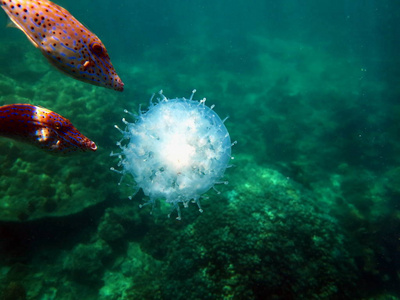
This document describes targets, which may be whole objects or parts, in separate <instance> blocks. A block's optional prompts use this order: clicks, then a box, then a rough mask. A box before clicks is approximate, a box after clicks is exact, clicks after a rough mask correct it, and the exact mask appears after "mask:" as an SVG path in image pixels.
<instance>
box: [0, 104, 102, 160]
mask: <svg viewBox="0 0 400 300" xmlns="http://www.w3.org/2000/svg"><path fill="white" fill-rule="evenodd" d="M0 136H3V137H8V138H12V139H15V140H18V141H21V142H26V143H30V144H32V145H35V146H37V147H39V148H41V149H43V150H45V151H48V152H51V153H53V154H68V153H70V152H76V151H88V150H91V151H96V149H97V146H96V144H95V143H94V142H92V141H91V140H89V139H88V138H87V137H85V136H84V135H82V134H81V133H80V132H79V131H78V130H77V129H76V128H75V127H74V126H73V125H72V124H71V122H70V121H69V120H67V119H66V118H64V117H63V116H60V115H59V114H57V113H55V112H53V111H51V110H48V109H46V108H43V107H39V106H35V105H31V104H10V105H4V106H0Z"/></svg>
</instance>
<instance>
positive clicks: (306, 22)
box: [0, 0, 400, 300]
mask: <svg viewBox="0 0 400 300" xmlns="http://www.w3.org/2000/svg"><path fill="white" fill-rule="evenodd" d="M57 4H59V5H61V6H63V7H65V8H66V9H68V10H69V11H70V12H71V13H72V14H73V15H74V16H75V17H76V18H77V19H78V20H79V21H81V22H82V23H83V24H84V25H85V26H87V27H88V28H89V29H90V30H92V31H93V32H94V33H95V34H96V35H97V36H98V37H99V38H100V39H101V40H102V42H103V43H104V44H105V46H106V47H107V50H108V53H109V54H110V57H111V61H112V62H113V65H114V67H115V69H116V71H117V73H118V75H119V76H120V77H121V79H122V80H123V82H124V83H125V90H124V91H123V92H122V93H119V92H116V91H113V90H108V89H104V88H101V87H96V86H92V85H89V84H86V83H82V82H79V81H76V80H74V79H72V78H70V77H67V76H65V75H63V74H61V73H59V72H58V71H57V70H55V69H54V68H53V67H51V66H50V65H49V64H48V62H47V61H46V59H45V58H44V57H43V56H42V55H41V53H40V51H38V50H37V49H35V48H34V47H33V46H32V45H31V44H30V42H29V41H28V39H27V38H26V37H25V36H24V35H23V33H22V32H21V31H19V30H18V29H15V28H7V27H6V26H5V25H6V24H7V16H6V14H5V13H0V23H1V22H3V24H4V26H3V29H1V34H0V43H1V44H0V45H1V47H0V104H1V105H4V104H11V103H31V104H35V105H41V106H44V107H46V108H49V109H51V110H54V111H56V112H57V113H59V114H61V115H63V116H65V117H66V118H68V119H70V120H71V122H72V123H73V124H74V125H75V126H76V127H77V128H78V129H79V130H80V131H81V132H82V133H83V134H84V135H86V136H87V137H89V138H90V139H92V140H93V141H95V142H96V144H97V146H98V150H97V151H96V152H95V153H82V154H78V155H75V156H71V157H58V156H50V155H48V154H47V153H45V152H42V151H40V150H38V149H36V148H33V147H29V145H24V144H17V143H14V142H13V141H11V140H7V139H3V138H2V139H0V176H1V177H0V192H1V199H2V200H1V201H0V219H1V220H2V221H1V222H0V295H2V296H1V297H2V298H1V297H0V298H1V299H113V300H114V299H398V298H399V297H400V295H399V294H400V289H399V286H400V275H399V274H400V252H399V251H400V240H399V238H400V236H399V232H400V204H399V203H400V202H399V201H400V180H399V176H400V164H399V162H400V160H399V155H398V153H399V150H400V144H399V142H398V136H399V132H400V131H399V130H400V128H399V127H400V126H399V125H398V124H399V122H398V119H399V114H400V105H399V101H398V99H399V95H400V89H399V84H398V83H399V80H400V68H399V66H400V65H399V58H398V52H399V49H400V25H399V22H398V20H399V17H400V9H399V5H398V3H397V2H396V1H390V0H387V1H373V0H366V1H334V2H332V1H317V2H316V1H309V0H308V1H303V2H301V3H297V2H296V1H289V0H284V1H253V2H249V1H241V0H240V1H230V2H228V1H191V0H190V1H154V0H153V1H121V2H118V3H117V2H116V1H111V2H110V1H104V0H100V1H96V3H94V2H93V1H88V0H82V1H66V0H63V1H57ZM194 88H195V89H197V93H196V98H197V99H201V98H203V97H206V98H207V104H208V105H211V104H215V105H216V106H215V111H216V112H217V113H218V114H219V115H220V116H221V118H224V117H225V116H228V115H229V119H228V121H227V122H226V127H227V128H228V130H229V133H230V136H231V139H232V140H233V141H234V140H237V141H238V143H237V144H236V145H235V146H234V147H233V149H232V152H233V156H234V160H233V161H232V164H233V165H234V166H233V167H232V168H229V169H228V170H227V172H226V180H228V181H229V185H226V186H225V185H220V186H217V189H218V190H219V191H220V192H221V193H220V194H217V193H216V192H215V191H213V190H211V191H210V192H208V193H207V196H208V198H207V199H202V201H201V203H202V207H203V209H204V212H203V213H202V214H200V213H199V212H198V210H197V208H196V205H190V206H189V208H187V209H182V221H176V220H175V219H173V218H170V219H168V218H167V217H166V215H167V213H168V211H169V210H168V209H169V208H168V207H164V205H163V204H162V202H161V204H160V205H159V206H157V207H156V208H155V209H154V211H153V214H151V215H150V214H149V213H150V211H151V208H150V207H144V208H142V209H139V208H138V206H139V204H141V203H144V202H145V201H146V199H145V198H144V195H143V194H142V193H140V192H139V193H138V194H137V195H136V196H135V197H134V198H133V199H132V200H128V196H129V195H131V192H132V188H131V186H129V184H130V185H132V184H133V182H131V180H130V178H126V179H125V180H124V181H123V182H122V184H121V185H120V186H119V185H118V182H119V180H120V178H119V177H120V176H119V175H118V174H116V173H114V172H111V171H110V167H111V166H116V164H117V162H118V159H117V158H116V157H110V153H111V152H112V151H118V147H117V146H116V145H115V144H116V142H117V141H119V140H120V139H121V134H120V133H119V132H118V131H117V130H116V129H115V128H114V124H118V125H119V126H123V123H122V121H121V119H122V118H123V117H126V118H129V116H126V114H124V109H128V110H129V111H131V112H137V110H138V107H139V105H143V109H145V108H146V106H147V105H148V103H149V99H150V97H151V95H152V94H153V93H156V92H158V91H159V90H161V89H162V90H163V91H164V94H165V95H166V96H167V97H170V98H174V97H189V96H190V94H191V91H192V90H193V89H194ZM130 121H132V120H130ZM127 184H128V185H127Z"/></svg>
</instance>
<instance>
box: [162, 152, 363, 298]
mask: <svg viewBox="0 0 400 300" xmlns="http://www.w3.org/2000/svg"><path fill="white" fill-rule="evenodd" d="M237 159H238V161H239V162H238V165H240V168H239V167H238V168H237V169H236V170H235V172H234V171H232V172H231V174H230V175H229V176H228V177H230V178H229V179H230V186H231V187H232V189H231V190H230V191H228V192H227V199H225V201H219V202H220V203H221V205H220V206H219V208H213V207H211V206H210V207H209V208H208V209H209V210H210V212H209V213H208V214H204V215H203V216H202V217H201V218H197V219H196V221H195V222H194V224H192V225H191V226H188V227H186V229H185V230H184V231H182V232H180V233H179V234H178V236H177V237H176V238H174V239H173V240H170V241H169V242H170V244H169V245H168V246H169V247H170V248H169V251H168V253H167V255H166V260H167V261H168V263H167V265H166V268H165V270H164V272H165V273H164V278H163V280H164V281H163V283H162V289H161V290H162V294H163V295H164V296H165V298H169V297H172V296H174V299H187V298H190V297H191V298H197V299H205V298H210V299H212V298H221V297H224V298H229V299H262V298H263V297H265V295H269V299H294V298H297V299H332V298H340V297H344V298H346V297H349V295H351V291H352V290H353V289H354V284H355V280H356V278H357V276H356V271H355V270H356V268H355V264H354V261H353V260H352V258H351V257H350V254H349V249H348V244H347V243H346V238H345V236H344V235H343V233H342V231H341V229H340V227H339V225H338V224H337V222H336V221H335V220H334V219H333V218H331V217H330V216H329V215H328V214H327V213H326V212H325V211H324V210H323V209H321V208H320V207H319V205H318V199H316V198H315V197H313V195H312V194H310V193H308V192H307V191H305V190H303V189H301V188H300V187H299V186H297V185H296V184H295V183H293V182H292V181H291V180H290V179H289V178H286V177H284V176H283V175H282V174H280V173H279V172H277V171H275V170H271V169H268V168H264V167H261V166H258V165H256V164H255V163H253V162H250V161H248V162H246V160H241V159H240V158H238V157H237ZM161 246H164V247H165V246H166V245H161ZM185 286H191V287H193V289H190V291H189V290H187V289H185Z"/></svg>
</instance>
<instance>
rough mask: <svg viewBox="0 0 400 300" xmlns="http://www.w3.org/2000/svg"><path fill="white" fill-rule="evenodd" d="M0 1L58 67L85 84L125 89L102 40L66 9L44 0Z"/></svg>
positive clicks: (17, 23)
mask: <svg viewBox="0 0 400 300" xmlns="http://www.w3.org/2000/svg"><path fill="white" fill-rule="evenodd" d="M0 4H1V6H2V7H3V9H4V11H5V12H6V13H7V15H8V16H9V17H10V19H11V21H12V22H13V23H14V24H15V25H16V26H17V27H18V28H19V29H21V30H22V31H23V32H24V33H25V35H26V36H27V37H28V38H29V40H30V41H31V42H32V43H33V44H34V45H35V46H36V47H37V48H39V49H40V51H41V52H42V54H43V55H44V56H45V57H46V58H47V59H48V60H49V62H50V63H51V64H52V65H54V66H55V67H56V68H57V69H59V70H60V71H62V72H63V73H65V74H67V75H69V76H71V77H73V78H75V79H78V80H81V81H84V82H87V83H91V84H94V85H98V86H103V87H106V88H110V89H114V90H117V91H122V90H123V89H124V84H123V82H122V81H121V79H120V78H119V77H118V75H117V73H116V72H115V70H114V67H113V65H112V64H111V61H110V57H109V56H108V53H107V50H106V48H105V47H104V45H103V43H102V42H101V41H100V39H99V38H98V37H97V36H96V35H95V34H94V33H92V32H90V31H89V30H88V29H87V28H85V26H83V25H82V24H81V23H80V22H79V21H78V20H76V19H75V18H74V17H73V16H72V15H71V14H70V13H69V12H68V11H67V10H66V9H64V8H62V7H60V6H58V5H57V4H54V3H53V2H50V1H47V0H0Z"/></svg>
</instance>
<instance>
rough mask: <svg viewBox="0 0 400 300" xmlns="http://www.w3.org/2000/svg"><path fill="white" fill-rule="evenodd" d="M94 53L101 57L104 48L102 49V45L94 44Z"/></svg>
mask: <svg viewBox="0 0 400 300" xmlns="http://www.w3.org/2000/svg"><path fill="white" fill-rule="evenodd" d="M92 51H93V52H94V53H95V54H97V55H100V54H102V53H103V47H102V46H101V45H100V44H98V43H93V44H92Z"/></svg>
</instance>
